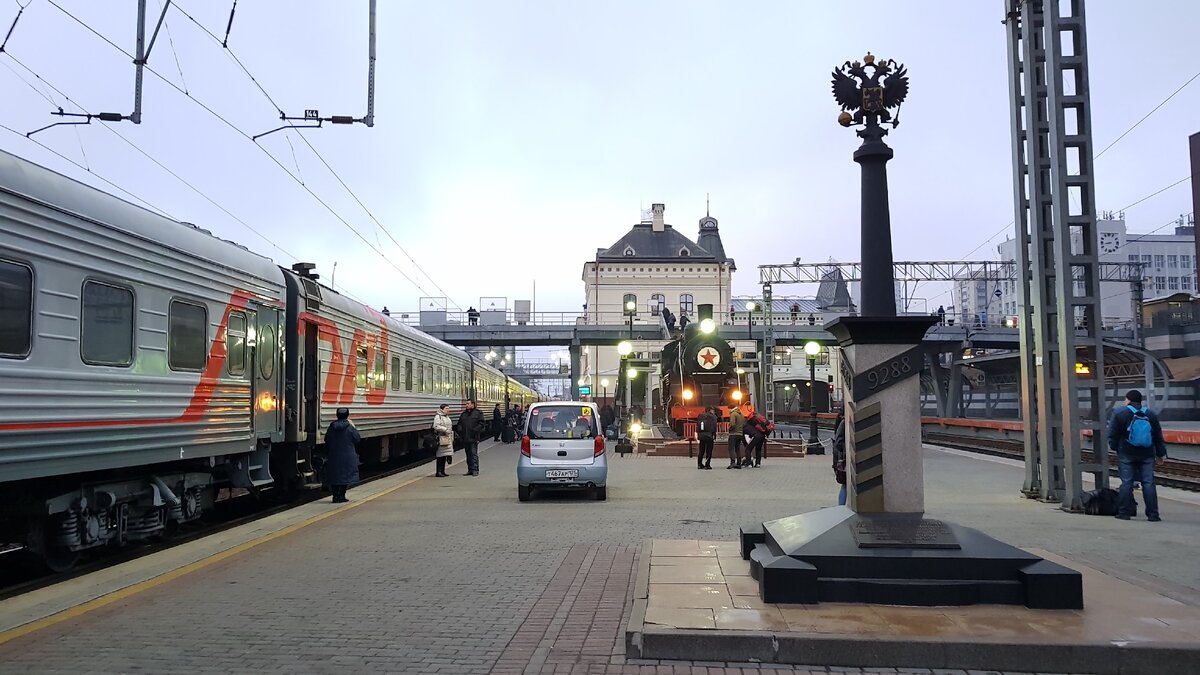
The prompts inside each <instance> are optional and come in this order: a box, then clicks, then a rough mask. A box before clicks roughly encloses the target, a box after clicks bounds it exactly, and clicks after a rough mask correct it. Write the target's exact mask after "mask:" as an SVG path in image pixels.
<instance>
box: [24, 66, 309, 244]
mask: <svg viewBox="0 0 1200 675" xmlns="http://www.w3.org/2000/svg"><path fill="white" fill-rule="evenodd" d="M5 54H6V55H7V56H8V58H10V59H12V60H13V62H15V63H16V64H17V65H19V66H21V67H22V68H24V69H25V70H27V71H29V73H30V74H31V75H33V76H34V77H36V78H37V79H38V80H39V81H40V82H44V83H45V84H46V86H48V87H50V88H51V89H53V90H54V91H55V92H57V93H58V95H59V96H61V97H63V98H64V99H65V100H67V101H68V102H70V103H71V105H73V106H75V107H76V108H78V109H79V110H82V111H83V112H84V113H86V114H90V113H88V111H87V109H86V108H84V107H83V106H81V105H79V104H78V103H76V102H75V101H74V100H72V99H71V97H70V96H67V95H66V94H65V93H63V91H62V90H61V89H59V88H58V87H56V86H54V85H53V84H52V83H51V82H49V81H47V80H46V79H45V78H44V77H42V76H41V75H38V74H37V73H36V72H35V71H34V70H33V69H31V68H30V67H29V66H27V65H25V64H24V63H23V62H22V61H20V60H19V59H17V58H16V57H15V56H13V55H12V52H5ZM22 79H23V78H22ZM26 84H29V83H28V82H26ZM30 87H31V88H33V89H34V91H37V89H36V88H35V87H33V86H32V85H30ZM101 126H103V127H104V128H105V129H107V130H109V131H111V132H112V133H113V134H116V136H117V138H120V139H121V140H122V141H124V142H125V143H126V144H127V145H129V147H131V148H133V149H134V150H137V151H138V152H139V153H141V154H142V156H144V157H145V158H146V159H149V160H150V161H151V162H153V163H154V164H155V165H156V166H158V167H159V168H160V169H162V170H163V171H166V172H167V173H169V174H170V175H171V176H172V177H174V178H175V180H178V181H179V182H180V183H183V184H184V185H186V186H187V187H188V188H189V189H190V190H192V191H193V192H195V193H196V194H198V195H200V196H201V197H203V198H204V199H205V200H206V201H208V202H209V203H210V204H212V205H213V206H215V207H217V208H218V209H220V210H221V211H222V212H223V213H225V215H227V216H229V217H230V218H233V219H234V220H235V221H237V222H239V223H241V224H242V225H243V226H245V228H246V229H248V230H250V231H251V232H253V233H254V234H256V235H258V236H259V237H260V238H262V240H263V241H265V242H267V243H268V244H270V245H271V246H272V247H273V248H275V249H276V250H277V251H279V252H280V253H283V254H284V255H286V256H287V257H288V258H290V259H291V260H293V261H295V260H298V258H297V257H296V256H295V255H293V254H291V253H289V252H288V251H287V250H285V249H284V248H283V247H281V246H279V245H278V244H276V243H275V242H274V241H272V240H271V239H270V238H269V237H267V236H266V235H264V234H263V233H262V232H259V231H258V230H257V229H256V228H255V227H254V226H252V225H251V224H250V223H247V222H246V221H244V220H242V219H241V218H239V217H237V216H236V215H234V214H233V213H232V212H231V211H230V210H229V209H227V208H225V207H224V206H222V205H221V204H220V203H219V202H217V201H216V200H215V199H213V198H212V197H209V196H208V195H207V194H206V193H205V192H204V191H203V190H201V189H200V188H198V187H196V186H195V185H192V184H191V183H190V182H188V180H187V179H185V178H184V177H182V176H180V175H179V174H177V173H175V172H174V171H172V170H171V169H170V168H169V167H167V166H166V165H165V164H163V163H162V162H160V161H158V159H156V158H155V157H153V156H152V155H150V153H148V152H146V151H145V150H143V149H142V148H141V147H139V146H138V145H137V144H136V143H134V142H133V141H131V140H129V139H128V138H126V137H125V136H124V135H123V134H121V132H119V131H117V130H116V129H114V128H112V127H111V126H109V125H106V124H105V125H101ZM5 128H6V129H9V127H5ZM9 130H10V131H12V129H9ZM14 133H20V132H14ZM20 135H21V136H22V137H26V138H28V139H29V140H30V141H33V142H34V143H37V144H38V145H40V146H42V147H43V148H45V149H47V150H49V151H50V152H53V153H54V154H56V155H58V156H59V157H63V155H62V154H61V153H59V152H57V151H56V150H53V149H51V148H50V147H49V146H47V145H45V144H44V143H42V142H40V141H38V140H36V139H33V138H30V137H28V136H27V135H26V134H20ZM63 158H64V159H66V157H63ZM68 161H70V162H71V163H72V164H74V165H75V166H78V167H79V168H81V169H84V170H85V171H87V172H88V173H91V174H93V175H95V176H97V177H98V178H100V179H101V180H103V181H104V182H105V183H108V184H109V185H112V186H113V187H116V188H117V189H118V190H121V192H124V193H125V194H127V195H129V196H131V197H133V198H134V199H137V200H138V201H140V202H141V203H143V204H146V205H147V206H150V207H151V208H152V209H154V210H155V211H158V212H159V213H161V214H163V215H165V216H167V217H168V218H170V219H171V220H178V218H175V217H174V216H172V215H170V214H169V213H167V212H166V211H164V210H163V209H160V208H158V207H157V206H154V205H152V204H150V202H148V201H146V200H145V199H142V198H141V197H138V196H136V195H134V194H133V193H132V192H129V191H128V190H125V189H124V188H121V187H119V186H117V185H115V184H114V183H112V182H111V181H109V180H107V179H105V178H103V177H101V176H100V175H99V174H96V173H95V172H94V171H92V170H91V169H90V168H87V167H83V166H80V165H79V163H78V162H75V161H74V160H69V159H68Z"/></svg>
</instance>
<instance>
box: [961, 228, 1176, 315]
mask: <svg viewBox="0 0 1200 675" xmlns="http://www.w3.org/2000/svg"><path fill="white" fill-rule="evenodd" d="M1096 229H1097V232H1098V233H1099V242H1098V246H1099V259H1100V262H1111V263H1120V262H1138V263H1142V265H1143V271H1144V273H1145V281H1144V286H1143V293H1144V295H1145V299H1146V300H1150V299H1153V298H1160V297H1163V296H1166V295H1170V294H1172V293H1178V292H1180V291H1185V292H1188V293H1197V292H1200V284H1198V282H1197V278H1196V262H1197V261H1196V234H1195V221H1194V219H1192V218H1187V217H1183V216H1181V217H1180V219H1179V221H1178V222H1177V223H1176V224H1175V228H1174V231H1173V232H1171V233H1169V234H1159V233H1147V234H1138V233H1136V232H1129V231H1128V229H1127V228H1126V225H1125V214H1124V213H1117V214H1114V213H1111V212H1109V213H1105V214H1103V217H1101V218H1100V219H1099V220H1097V221H1096ZM1072 244H1073V246H1074V247H1076V250H1079V242H1077V241H1076V242H1072ZM998 250H999V253H1000V259H1001V260H1004V261H1011V260H1015V259H1016V240H1015V239H1009V240H1008V241H1006V242H1004V243H1002V244H1000V246H999V247H998ZM965 283H976V284H978V283H984V282H959V285H962V284H965ZM987 283H989V284H991V285H992V286H995V288H996V289H997V290H999V291H1000V292H999V294H996V293H995V291H993V292H992V296H991V297H993V298H994V304H988V303H989V302H991V301H986V302H985V304H984V306H987V307H998V308H999V310H1000V312H1001V313H1002V314H1003V315H1004V316H1017V315H1018V314H1020V312H1019V311H1018V307H1017V292H1016V287H1015V285H1014V284H1013V282H1011V281H1001V282H995V281H993V282H987ZM1100 292H1101V296H1100V311H1101V313H1102V314H1103V317H1102V320H1103V324H1104V326H1105V327H1106V328H1125V327H1128V326H1130V325H1131V324H1132V321H1133V316H1134V311H1133V304H1132V303H1133V295H1132V291H1131V289H1130V286H1129V284H1127V283H1121V282H1109V283H1104V284H1101V285H1100ZM977 295H978V294H976V297H977ZM955 299H956V300H960V298H958V297H956V298H955Z"/></svg>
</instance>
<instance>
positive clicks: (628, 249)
mask: <svg viewBox="0 0 1200 675" xmlns="http://www.w3.org/2000/svg"><path fill="white" fill-rule="evenodd" d="M634 253H635V251H634V250H633V247H632V246H626V247H625V255H627V256H632V255H633V254H634Z"/></svg>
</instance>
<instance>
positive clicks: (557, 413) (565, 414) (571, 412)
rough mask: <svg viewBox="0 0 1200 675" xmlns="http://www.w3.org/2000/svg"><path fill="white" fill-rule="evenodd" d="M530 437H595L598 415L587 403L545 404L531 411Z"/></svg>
mask: <svg viewBox="0 0 1200 675" xmlns="http://www.w3.org/2000/svg"><path fill="white" fill-rule="evenodd" d="M528 434H529V437H530V438H595V437H596V416H595V415H593V414H592V407H591V406H587V405H544V406H538V407H536V408H534V409H533V410H532V411H530V413H529V430H528Z"/></svg>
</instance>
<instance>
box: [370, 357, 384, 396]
mask: <svg viewBox="0 0 1200 675" xmlns="http://www.w3.org/2000/svg"><path fill="white" fill-rule="evenodd" d="M386 373H387V362H386V361H385V360H384V358H383V353H382V352H376V353H375V377H374V382H372V383H371V386H372V387H374V388H375V389H383V388H384V387H385V386H387V385H386V384H384V383H385V382H387V376H386Z"/></svg>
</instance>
